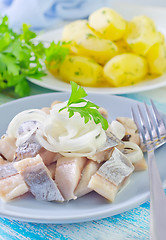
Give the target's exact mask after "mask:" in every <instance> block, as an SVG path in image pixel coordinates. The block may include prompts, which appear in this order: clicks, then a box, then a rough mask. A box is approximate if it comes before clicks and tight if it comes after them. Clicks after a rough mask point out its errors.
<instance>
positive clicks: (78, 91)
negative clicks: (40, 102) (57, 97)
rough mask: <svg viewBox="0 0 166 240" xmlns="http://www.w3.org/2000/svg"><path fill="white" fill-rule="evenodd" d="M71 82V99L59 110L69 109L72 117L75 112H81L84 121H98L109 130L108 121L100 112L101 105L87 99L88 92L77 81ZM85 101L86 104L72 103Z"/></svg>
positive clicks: (97, 122)
mask: <svg viewBox="0 0 166 240" xmlns="http://www.w3.org/2000/svg"><path fill="white" fill-rule="evenodd" d="M70 83H71V88H72V91H71V95H70V98H69V101H68V102H67V105H66V106H65V107H63V108H61V109H60V110H59V112H61V111H63V110H64V109H67V110H68V112H69V118H71V117H72V116H73V115H74V113H75V112H77V113H79V114H80V116H81V117H82V118H84V122H85V123H87V122H89V121H90V120H92V118H93V121H94V122H95V123H96V124H99V123H101V125H102V128H103V129H104V130H107V128H108V121H107V120H106V119H105V118H104V117H103V116H102V115H101V114H100V112H99V111H98V109H99V106H97V105H96V104H94V103H92V102H90V101H88V100H85V99H83V98H85V97H86V96H87V93H86V92H85V90H84V89H83V88H82V87H81V86H79V85H77V83H75V82H70ZM81 102H85V103H86V104H85V105H84V106H78V107H77V106H72V104H77V103H81Z"/></svg>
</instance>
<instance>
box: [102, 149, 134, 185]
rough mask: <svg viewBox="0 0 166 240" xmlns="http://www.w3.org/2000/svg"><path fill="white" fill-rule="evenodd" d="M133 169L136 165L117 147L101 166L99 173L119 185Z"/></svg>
mask: <svg viewBox="0 0 166 240" xmlns="http://www.w3.org/2000/svg"><path fill="white" fill-rule="evenodd" d="M133 171H134V166H133V165H132V163H131V162H130V161H129V160H128V159H127V157H126V156H125V155H124V154H123V153H121V152H120V151H119V150H118V149H117V148H115V150H114V151H113V153H112V156H111V158H110V159H109V160H108V161H106V162H105V163H104V164H103V165H102V166H101V167H100V168H99V170H98V174H99V175H101V176H102V177H104V178H105V179H107V180H109V181H110V182H112V183H113V184H114V185H116V186H119V185H120V184H121V183H122V182H123V181H124V179H125V178H126V177H128V176H129V175H130V174H131V173H132V172H133Z"/></svg>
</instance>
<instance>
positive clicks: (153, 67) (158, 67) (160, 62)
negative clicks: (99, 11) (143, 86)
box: [147, 43, 166, 75]
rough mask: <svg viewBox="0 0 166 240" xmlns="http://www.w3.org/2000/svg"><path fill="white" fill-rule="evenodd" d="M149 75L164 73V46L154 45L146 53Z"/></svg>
mask: <svg viewBox="0 0 166 240" xmlns="http://www.w3.org/2000/svg"><path fill="white" fill-rule="evenodd" d="M147 62H148V66H149V73H151V74H157V75H162V74H163V73H164V72H165V71H166V45H163V44H160V43H156V44H154V45H153V46H152V47H151V48H150V49H149V51H148V53H147Z"/></svg>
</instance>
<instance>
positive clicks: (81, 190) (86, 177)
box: [74, 160, 101, 197]
mask: <svg viewBox="0 0 166 240" xmlns="http://www.w3.org/2000/svg"><path fill="white" fill-rule="evenodd" d="M100 166H101V164H100V163H98V162H95V161H92V160H88V162H87V164H86V166H85V167H84V169H83V171H82V174H81V175H82V177H81V180H80V182H79V184H78V186H77V187H76V189H75V191H74V194H75V195H76V196H77V197H81V196H84V195H85V194H87V193H89V192H91V191H92V189H90V188H88V184H89V181H90V179H91V177H92V176H93V175H94V174H95V173H96V172H97V170H98V169H99V167H100Z"/></svg>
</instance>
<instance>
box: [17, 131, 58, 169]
mask: <svg viewBox="0 0 166 240" xmlns="http://www.w3.org/2000/svg"><path fill="white" fill-rule="evenodd" d="M37 154H39V155H40V156H41V158H42V160H43V162H44V163H45V165H49V164H51V163H52V162H55V161H56V160H57V159H58V158H59V157H60V156H61V154H60V153H55V152H50V151H48V150H46V149H45V148H43V147H42V146H41V145H40V144H39V142H38V141H37V139H36V137H35V136H34V135H32V136H31V137H30V138H29V139H28V140H27V141H26V142H24V143H23V144H21V145H20V146H18V147H17V149H16V152H15V159H14V160H15V161H20V160H22V159H25V158H32V157H35V156H36V155H37Z"/></svg>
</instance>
